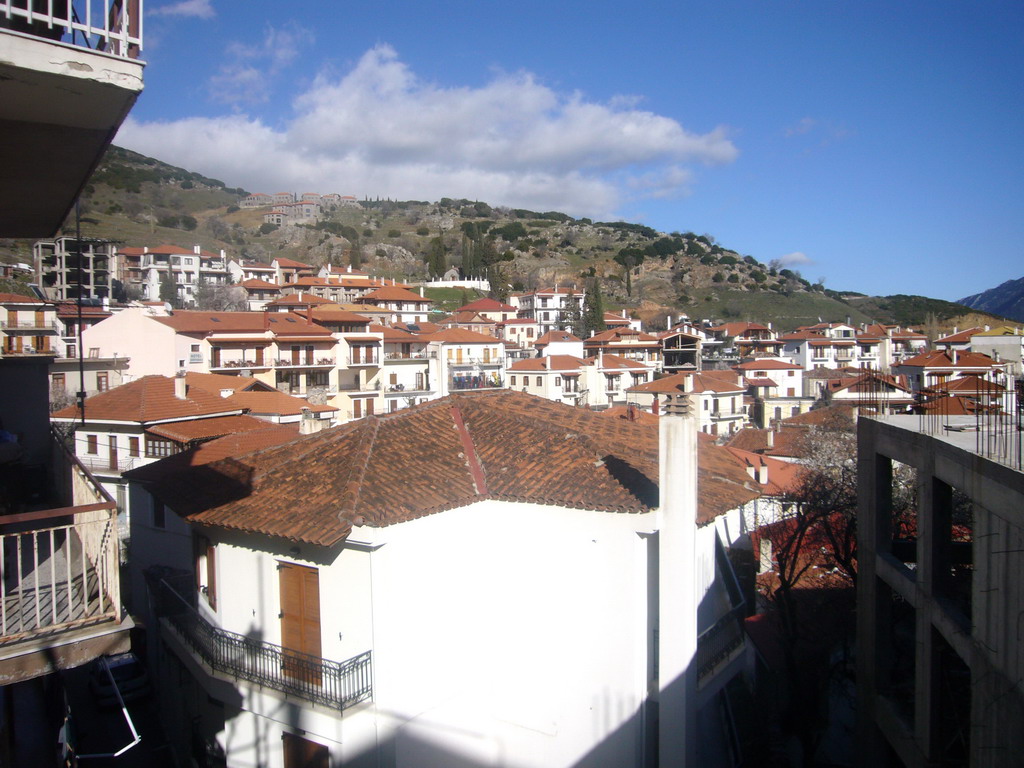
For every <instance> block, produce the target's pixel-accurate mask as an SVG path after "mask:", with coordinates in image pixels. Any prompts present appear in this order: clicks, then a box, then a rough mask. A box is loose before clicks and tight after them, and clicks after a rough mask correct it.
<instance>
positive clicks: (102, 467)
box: [78, 455, 145, 475]
mask: <svg viewBox="0 0 1024 768" xmlns="http://www.w3.org/2000/svg"><path fill="white" fill-rule="evenodd" d="M78 460H79V461H80V462H82V466H83V467H85V468H86V469H88V470H89V471H90V472H97V473H99V474H104V475H109V474H116V475H119V474H121V473H122V472H127V471H128V470H130V469H135V468H136V467H138V466H140V464H141V463H142V462H144V461H145V459H143V458H142V457H141V456H120V455H119V456H117V457H116V458H112V457H109V456H79V457H78Z"/></svg>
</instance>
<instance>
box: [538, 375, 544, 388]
mask: <svg viewBox="0 0 1024 768" xmlns="http://www.w3.org/2000/svg"><path fill="white" fill-rule="evenodd" d="M537 386H538V387H540V386H543V385H542V384H541V378H540V376H538V377H537Z"/></svg>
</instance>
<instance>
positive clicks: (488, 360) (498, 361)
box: [448, 355, 505, 367]
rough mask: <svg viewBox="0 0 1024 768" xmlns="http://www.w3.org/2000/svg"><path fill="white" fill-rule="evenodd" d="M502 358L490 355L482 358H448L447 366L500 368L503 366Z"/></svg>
mask: <svg viewBox="0 0 1024 768" xmlns="http://www.w3.org/2000/svg"><path fill="white" fill-rule="evenodd" d="M504 362H505V361H504V358H503V357H502V356H501V355H490V356H488V357H484V356H483V355H463V356H462V357H450V358H448V365H449V366H452V367H458V366H460V365H461V366H468V365H494V366H500V365H503V364H504Z"/></svg>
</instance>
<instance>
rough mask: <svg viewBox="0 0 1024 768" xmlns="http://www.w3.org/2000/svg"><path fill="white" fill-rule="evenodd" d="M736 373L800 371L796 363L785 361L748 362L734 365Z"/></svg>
mask: <svg viewBox="0 0 1024 768" xmlns="http://www.w3.org/2000/svg"><path fill="white" fill-rule="evenodd" d="M733 370H736V371H786V370H800V366H799V365H797V364H796V363H788V362H786V361H785V360H771V359H767V360H748V361H747V362H745V363H740V364H739V365H734V366H733Z"/></svg>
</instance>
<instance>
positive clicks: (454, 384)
mask: <svg viewBox="0 0 1024 768" xmlns="http://www.w3.org/2000/svg"><path fill="white" fill-rule="evenodd" d="M504 386H505V384H504V382H503V381H502V380H501V377H500V376H493V375H480V376H450V377H449V378H448V389H449V390H450V391H458V390H465V389H501V388H502V387H504Z"/></svg>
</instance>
